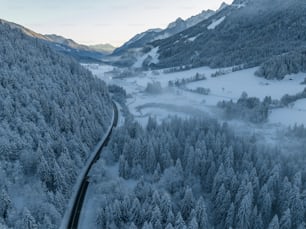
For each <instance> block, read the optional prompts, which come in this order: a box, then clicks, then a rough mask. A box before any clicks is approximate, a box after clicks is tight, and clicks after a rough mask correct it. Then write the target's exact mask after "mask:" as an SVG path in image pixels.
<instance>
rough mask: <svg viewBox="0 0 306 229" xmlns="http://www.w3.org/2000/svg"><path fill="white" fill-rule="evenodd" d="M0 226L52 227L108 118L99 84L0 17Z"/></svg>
mask: <svg viewBox="0 0 306 229" xmlns="http://www.w3.org/2000/svg"><path fill="white" fill-rule="evenodd" d="M0 34H1V36H0V136H1V137H0V152H1V153H0V201H1V204H0V228H16V229H24V228H26V229H29V228H31V229H32V228H44V229H45V228H58V226H59V223H60V221H61V217H62V216H63V213H64V211H65V208H66V204H67V202H68V199H69V198H70V196H71V193H72V187H73V185H74V183H75V180H76V177H77V175H78V173H79V171H80V169H81V168H82V166H83V165H84V162H85V161H86V159H87V157H88V156H89V154H90V152H91V150H92V149H93V148H94V146H95V144H96V143H97V142H98V141H99V140H100V138H101V137H102V136H103V133H105V131H106V130H107V128H108V126H109V125H110V122H111V115H112V105H111V101H110V98H109V95H108V90H107V88H106V85H105V84H104V83H103V82H102V81H100V80H98V79H96V78H94V77H93V76H92V74H91V73H90V72H88V71H87V70H85V69H83V68H82V67H81V66H80V65H79V64H78V63H76V62H75V61H74V60H72V59H71V58H68V57H66V56H63V55H59V54H57V53H56V52H54V51H53V50H51V49H50V48H49V47H48V46H46V45H45V44H44V43H43V42H41V40H40V39H37V38H33V37H30V36H28V35H26V34H25V33H24V32H21V31H20V30H19V29H12V27H11V26H9V25H7V24H3V23H1V24H0Z"/></svg>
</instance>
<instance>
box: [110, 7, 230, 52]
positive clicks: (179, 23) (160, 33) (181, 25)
mask: <svg viewBox="0 0 306 229" xmlns="http://www.w3.org/2000/svg"><path fill="white" fill-rule="evenodd" d="M223 7H224V5H223ZM214 14H215V11H213V10H207V11H205V10H204V11H202V12H201V13H199V14H197V15H195V16H192V17H190V18H187V19H186V20H183V19H182V18H178V19H176V20H175V21H174V22H171V23H170V24H169V25H168V26H167V28H165V29H150V30H147V31H145V32H143V33H140V34H137V35H135V36H134V37H133V38H131V39H130V40H129V41H127V42H126V43H125V44H123V45H122V46H121V47H119V48H117V49H115V51H114V53H113V54H114V55H123V54H125V53H127V52H129V51H131V49H135V48H141V47H143V46H144V45H146V44H148V43H150V42H153V41H156V40H160V39H165V38H168V37H171V36H173V35H175V34H177V33H179V32H182V31H184V30H186V29H187V28H190V27H192V26H194V25H196V24H197V23H199V22H200V21H203V20H205V19H207V18H209V17H211V16H212V15H214Z"/></svg>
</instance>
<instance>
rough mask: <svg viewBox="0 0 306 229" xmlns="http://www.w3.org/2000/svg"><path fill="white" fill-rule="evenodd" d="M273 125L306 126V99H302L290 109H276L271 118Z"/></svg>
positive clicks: (291, 105)
mask: <svg viewBox="0 0 306 229" xmlns="http://www.w3.org/2000/svg"><path fill="white" fill-rule="evenodd" d="M269 121H270V122H271V123H281V124H285V125H288V126H294V125H295V124H298V125H301V124H303V125H304V126H306V99H301V100H298V101H296V102H295V103H293V104H290V105H289V107H285V108H280V109H275V110H273V111H272V113H271V114H270V117H269Z"/></svg>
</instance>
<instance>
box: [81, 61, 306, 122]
mask: <svg viewBox="0 0 306 229" xmlns="http://www.w3.org/2000/svg"><path fill="white" fill-rule="evenodd" d="M86 67H88V68H89V69H90V70H91V71H92V72H93V74H94V75H96V76H97V77H99V78H101V79H103V80H105V81H106V82H107V83H110V84H116V85H119V86H122V87H123V88H124V89H125V90H126V91H127V93H128V94H129V95H130V98H129V99H128V101H127V103H128V107H129V109H130V112H131V113H132V114H133V115H134V116H135V117H136V119H137V120H138V121H139V122H141V123H142V124H145V123H146V120H147V119H148V117H149V116H150V115H151V116H155V117H156V118H157V119H158V120H162V119H164V118H166V117H167V116H168V115H177V116H180V117H183V118H185V117H189V116H192V115H195V116H200V115H210V116H214V117H215V116H216V115H218V112H216V111H218V109H217V107H216V104H217V103H218V102H220V101H223V100H226V101H228V100H234V101H235V100H237V99H238V98H239V97H240V96H241V94H242V93H243V92H246V93H247V94H248V95H249V96H252V97H258V98H260V99H263V98H264V97H265V96H271V97H272V99H280V98H281V97H282V96H284V95H285V94H289V95H294V94H296V93H298V92H301V91H303V89H304V87H305V85H301V82H302V81H303V80H304V78H305V74H302V73H300V74H296V75H289V76H286V77H285V79H284V80H282V81H279V80H266V79H264V78H260V77H257V76H255V72H256V70H257V68H251V69H246V70H241V71H237V72H232V71H231V69H230V68H228V69H211V68H208V67H201V68H196V69H191V70H188V71H181V72H174V73H164V71H163V70H159V71H147V72H145V73H144V75H142V76H140V77H129V78H125V79H112V78H111V77H109V74H105V72H108V71H111V70H112V69H113V67H112V66H100V65H87V66H86ZM217 71H219V72H220V71H221V72H223V73H224V75H220V76H217V77H212V76H211V75H212V74H214V73H216V72H217ZM197 73H199V74H201V75H203V74H204V75H205V76H206V78H207V79H206V80H202V81H197V82H193V83H189V84H187V89H192V90H194V89H196V88H198V87H203V88H209V89H210V94H209V95H201V94H197V93H193V92H189V91H186V90H182V89H178V88H169V87H168V82H169V81H170V80H171V81H175V80H180V79H188V78H191V77H194V76H195V75H196V74H197ZM149 82H160V84H161V86H162V88H163V91H164V92H163V93H161V94H148V93H145V92H144V90H145V88H146V86H147V84H148V83H149ZM269 123H270V124H279V123H280V124H284V125H285V126H288V125H293V124H295V123H297V124H305V123H306V102H305V101H304V100H303V101H299V102H297V103H296V104H295V105H294V106H293V107H292V108H282V109H276V110H273V111H272V112H271V115H270V118H269Z"/></svg>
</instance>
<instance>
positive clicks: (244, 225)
mask: <svg viewBox="0 0 306 229" xmlns="http://www.w3.org/2000/svg"><path fill="white" fill-rule="evenodd" d="M251 213H252V200H251V196H250V195H249V194H247V195H245V196H244V197H243V199H242V201H241V203H240V207H239V209H238V214H237V229H238V228H239V229H248V228H251V225H250V221H251Z"/></svg>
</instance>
